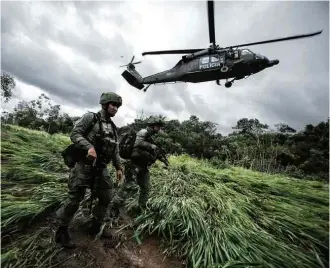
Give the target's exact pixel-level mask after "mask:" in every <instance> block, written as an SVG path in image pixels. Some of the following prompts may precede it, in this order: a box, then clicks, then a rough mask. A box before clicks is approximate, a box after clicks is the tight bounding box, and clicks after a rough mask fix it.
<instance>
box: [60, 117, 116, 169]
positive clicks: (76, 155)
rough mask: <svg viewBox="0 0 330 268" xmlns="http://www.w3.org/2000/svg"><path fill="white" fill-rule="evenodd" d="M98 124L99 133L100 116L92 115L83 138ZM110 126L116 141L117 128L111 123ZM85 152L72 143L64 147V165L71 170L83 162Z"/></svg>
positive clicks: (62, 154) (62, 153)
mask: <svg viewBox="0 0 330 268" xmlns="http://www.w3.org/2000/svg"><path fill="white" fill-rule="evenodd" d="M97 122H98V123H99V124H100V131H101V130H102V126H101V125H102V124H101V115H100V113H93V120H92V122H91V124H90V125H89V126H88V128H87V130H86V132H85V133H84V135H83V136H84V137H85V136H86V135H87V134H88V133H89V132H90V131H91V130H92V128H93V127H94V125H95V124H96V123H97ZM111 125H112V126H113V130H114V133H115V140H116V141H117V135H116V131H117V127H116V126H115V125H114V123H113V122H112V121H111ZM86 155H87V152H86V150H84V149H81V148H78V147H77V146H76V145H75V144H74V143H71V144H70V145H69V146H68V147H66V148H65V149H64V150H63V151H62V152H61V156H62V157H63V160H64V163H65V165H66V166H68V167H69V168H73V167H74V165H75V164H76V162H79V161H81V160H84V159H85V158H86Z"/></svg>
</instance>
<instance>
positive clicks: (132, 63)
mask: <svg viewBox="0 0 330 268" xmlns="http://www.w3.org/2000/svg"><path fill="white" fill-rule="evenodd" d="M134 58H135V56H133V57H132V59H131V61H130V63H128V64H126V65H121V66H119V67H126V66H127V67H132V66H134V64H139V63H141V61H137V62H133V60H134Z"/></svg>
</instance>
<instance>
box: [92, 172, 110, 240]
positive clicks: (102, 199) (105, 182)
mask: <svg viewBox="0 0 330 268" xmlns="http://www.w3.org/2000/svg"><path fill="white" fill-rule="evenodd" d="M112 191H113V182H112V180H111V178H110V176H109V171H108V169H107V168H106V167H105V168H102V169H101V170H100V172H99V173H98V175H97V176H96V181H95V192H94V196H95V198H98V202H97V204H96V205H95V206H94V208H93V219H92V225H91V227H90V232H91V233H92V234H96V233H98V232H99V230H100V227H101V225H102V223H103V220H104V217H105V215H106V213H107V209H108V207H109V205H110V201H111V199H112V195H113V192H112Z"/></svg>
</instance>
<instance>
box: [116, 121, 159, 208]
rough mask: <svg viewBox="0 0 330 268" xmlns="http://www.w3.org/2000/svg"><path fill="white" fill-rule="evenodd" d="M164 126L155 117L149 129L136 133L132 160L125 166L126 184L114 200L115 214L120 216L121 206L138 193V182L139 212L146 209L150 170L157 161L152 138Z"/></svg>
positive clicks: (150, 122) (149, 123) (155, 148)
mask: <svg viewBox="0 0 330 268" xmlns="http://www.w3.org/2000/svg"><path fill="white" fill-rule="evenodd" d="M163 126H164V121H163V119H161V118H154V117H153V118H151V119H150V120H149V122H148V127H147V128H144V129H141V130H140V131H138V132H137V133H136V140H135V143H134V147H133V150H132V155H131V159H130V160H129V161H127V162H126V164H125V178H126V182H125V184H124V185H123V187H122V188H121V189H119V191H118V193H117V195H116V197H115V198H114V203H113V206H112V208H113V209H114V211H115V212H114V213H115V214H116V213H117V215H118V209H119V206H120V205H121V204H122V203H123V201H124V200H125V199H126V198H127V197H128V196H130V195H132V194H133V193H134V192H135V191H136V184H135V183H136V182H137V184H138V185H139V187H140V195H139V208H138V209H137V210H138V211H137V212H140V211H142V210H144V209H145V208H146V203H147V201H148V198H149V190H150V177H149V168H150V166H151V165H152V164H153V163H155V161H156V159H157V146H156V145H155V144H153V143H152V140H151V137H152V136H153V135H154V134H157V133H158V132H159V131H160V130H161V128H162V127H163Z"/></svg>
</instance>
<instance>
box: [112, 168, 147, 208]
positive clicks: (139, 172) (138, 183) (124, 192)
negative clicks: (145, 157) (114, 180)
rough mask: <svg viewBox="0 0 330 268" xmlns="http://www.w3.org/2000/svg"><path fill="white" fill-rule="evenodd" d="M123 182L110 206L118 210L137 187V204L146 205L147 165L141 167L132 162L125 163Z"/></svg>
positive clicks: (143, 206)
mask: <svg viewBox="0 0 330 268" xmlns="http://www.w3.org/2000/svg"><path fill="white" fill-rule="evenodd" d="M125 178H126V181H125V183H124V184H123V185H122V186H121V187H120V188H119V189H118V191H117V193H116V195H115V196H114V199H113V202H112V208H113V209H115V210H118V209H119V208H120V207H121V206H122V204H124V202H125V200H126V199H128V197H130V196H132V195H134V194H135V193H136V192H137V191H138V188H140V194H139V206H140V207H142V208H145V207H146V204H147V201H148V198H149V192H150V175H149V169H148V167H141V166H138V165H136V164H133V163H132V162H128V163H126V164H125Z"/></svg>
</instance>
